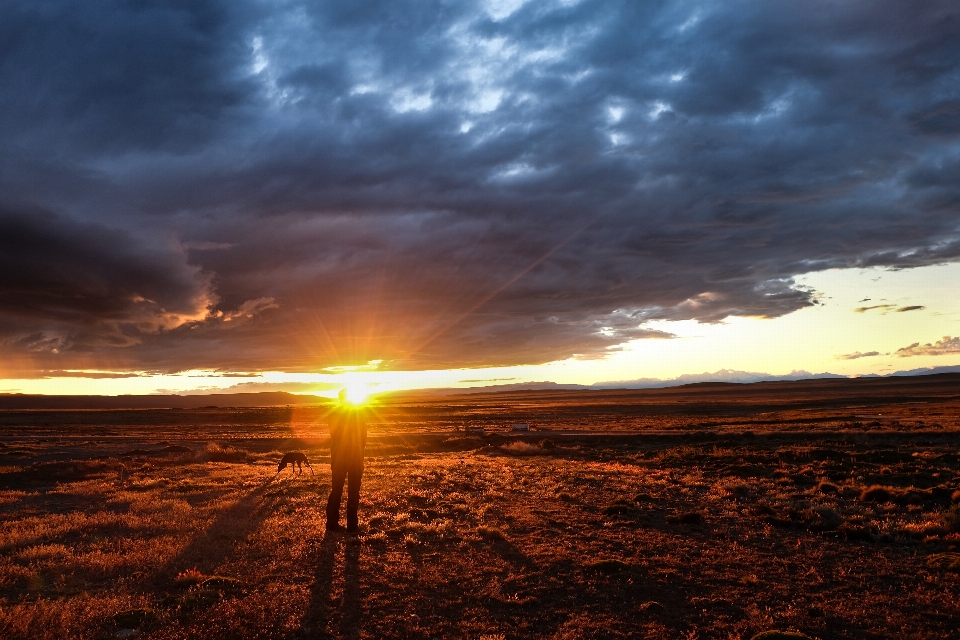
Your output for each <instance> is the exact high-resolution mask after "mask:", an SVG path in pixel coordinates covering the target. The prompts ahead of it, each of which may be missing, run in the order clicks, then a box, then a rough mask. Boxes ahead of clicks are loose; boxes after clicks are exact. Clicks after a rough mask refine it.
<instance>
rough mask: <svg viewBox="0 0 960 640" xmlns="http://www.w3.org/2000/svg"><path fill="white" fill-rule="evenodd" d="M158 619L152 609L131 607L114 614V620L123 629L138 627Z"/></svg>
mask: <svg viewBox="0 0 960 640" xmlns="http://www.w3.org/2000/svg"><path fill="white" fill-rule="evenodd" d="M156 619H157V614H155V613H154V612H153V611H151V610H150V609H130V610H129V611H121V612H120V613H118V614H116V615H115V616H113V621H114V622H115V623H116V624H117V626H118V627H121V628H123V629H137V628H139V627H142V626H143V625H145V624H147V623H150V622H154V621H156Z"/></svg>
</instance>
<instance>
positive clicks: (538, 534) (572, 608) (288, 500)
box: [0, 412, 960, 640]
mask: <svg viewBox="0 0 960 640" xmlns="http://www.w3.org/2000/svg"><path fill="white" fill-rule="evenodd" d="M948 413H949V412H948ZM944 419H945V418H943V417H941V418H940V420H941V422H942V421H943V420H944ZM51 420H53V418H51ZM84 420H86V418H84ZM927 420H929V418H927ZM15 422H17V421H16V420H14V419H13V418H10V419H9V424H10V425H11V426H9V427H8V428H7V429H6V430H5V432H4V433H5V437H4V438H3V440H2V442H0V637H3V638H10V639H17V638H24V639H27V638H29V639H38V638H115V637H120V638H125V637H140V638H150V639H161V638H164V639H166V638H171V639H172V638H205V639H210V638H323V637H347V638H465V639H466V638H469V639H474V640H476V639H480V638H486V639H488V640H492V639H498V638H503V639H509V638H549V639H556V640H560V639H563V640H574V639H588V638H663V639H671V640H672V639H676V638H685V639H695V638H743V639H747V638H751V637H752V636H753V635H755V634H757V633H759V632H762V631H766V630H769V629H774V628H776V629H792V630H795V631H799V632H802V633H804V634H806V635H807V636H809V637H811V638H821V639H830V638H850V639H853V638H857V639H861V638H864V639H873V638H876V639H880V638H904V639H919V638H948V637H956V633H957V628H958V623H960V613H958V612H960V550H958V546H960V506H957V501H958V500H960V493H958V492H957V490H958V489H960V456H958V449H957V444H958V440H960V436H958V433H957V432H956V431H954V430H953V429H952V428H945V427H941V428H937V429H934V430H926V431H924V430H922V429H920V428H919V427H914V428H913V429H911V430H908V431H904V430H900V431H897V430H889V429H888V430H873V431H870V430H867V429H864V430H861V431H859V432H854V431H844V432H823V431H818V432H815V433H802V432H793V433H779V434H777V433H774V434H768V435H761V434H752V433H722V432H711V431H702V430H701V431H694V432H686V433H684V432H678V433H675V434H665V433H659V434H653V435H650V434H647V435H644V434H621V435H590V434H573V435H571V434H565V433H560V432H554V433H547V432H543V433H536V432H534V433H531V434H529V435H523V436H511V435H509V434H505V435H504V434H499V435H486V436H472V435H466V434H463V433H454V432H448V433H439V434H433V435H426V434H419V435H417V434H408V435H388V434H386V433H380V434H379V435H378V434H376V433H375V434H374V435H373V436H372V437H371V441H370V445H369V449H368V454H369V455H368V467H367V472H366V475H365V476H364V480H365V486H364V492H363V499H362V502H361V523H362V526H361V534H360V535H359V536H357V537H349V536H345V535H342V534H337V535H330V536H325V535H324V531H323V515H322V512H323V504H324V502H325V499H326V495H327V492H328V488H329V468H328V466H327V465H326V464H325V462H326V455H327V453H328V450H327V449H326V448H325V446H324V443H323V441H322V439H311V438H306V437H302V436H303V434H300V435H299V436H298V435H297V434H295V433H288V434H287V435H285V436H281V435H279V434H278V433H276V432H275V431H274V430H271V429H269V428H265V429H264V430H263V431H258V429H257V427H255V426H248V427H245V428H244V429H242V430H236V429H231V430H227V431H228V434H227V435H224V433H225V432H224V430H223V429H222V426H223V425H222V424H220V423H219V422H218V421H215V422H217V424H208V425H207V426H206V427H203V428H200V427H196V426H194V427H191V428H190V429H184V430H182V431H178V430H177V429H169V430H163V429H161V428H160V427H159V426H157V427H146V426H142V425H141V426H140V427H138V428H137V429H133V428H131V430H130V433H131V434H132V435H123V434H122V433H117V429H116V428H115V427H109V428H106V427H103V426H90V425H89V424H87V425H86V426H83V427H82V428H81V427H75V428H73V429H71V430H70V431H69V432H70V433H71V434H72V435H73V437H72V438H61V437H58V436H54V435H52V434H53V433H56V429H51V427H49V426H46V427H45V426H43V425H36V424H33V425H28V424H23V423H22V422H23V421H22V420H21V421H20V422H21V423H20V424H19V426H13V423H15ZM33 422H34V423H36V422H37V420H36V419H33ZM81 422H83V421H82V420H81ZM94 422H95V421H94ZM58 428H59V427H58ZM151 430H152V433H151ZM121 431H122V430H121ZM241 431H242V432H243V434H240V432H241ZM171 432H173V433H175V434H177V438H175V439H171V435H170V434H171ZM187 434H190V437H189V438H187V437H186V435H187ZM241 435H243V437H241ZM315 435H316V434H315ZM181 436H182V437H181ZM267 436H269V437H267ZM294 448H298V449H302V450H304V451H306V452H307V453H308V455H309V456H310V458H311V462H312V464H313V467H314V469H315V470H316V475H315V476H311V475H310V473H309V472H306V473H305V474H304V475H302V476H299V477H292V476H290V475H289V470H287V471H285V472H284V473H283V474H282V475H281V476H279V477H277V478H274V472H275V470H276V461H277V460H278V459H279V457H280V456H281V455H282V453H283V452H285V451H288V450H291V449H294Z"/></svg>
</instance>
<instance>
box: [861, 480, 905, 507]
mask: <svg viewBox="0 0 960 640" xmlns="http://www.w3.org/2000/svg"><path fill="white" fill-rule="evenodd" d="M896 497H897V494H896V493H894V491H893V489H892V488H891V487H883V486H881V485H878V484H875V485H873V486H872V487H867V488H866V489H864V490H863V492H861V493H860V500H861V502H881V503H883V502H893V501H894V500H895V499H896Z"/></svg>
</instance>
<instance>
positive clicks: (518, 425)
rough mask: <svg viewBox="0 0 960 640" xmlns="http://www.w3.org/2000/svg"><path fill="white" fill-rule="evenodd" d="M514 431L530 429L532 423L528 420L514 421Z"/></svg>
mask: <svg viewBox="0 0 960 640" xmlns="http://www.w3.org/2000/svg"><path fill="white" fill-rule="evenodd" d="M511 430H512V431H530V425H529V424H527V423H526V422H514V423H513V427H512V429H511Z"/></svg>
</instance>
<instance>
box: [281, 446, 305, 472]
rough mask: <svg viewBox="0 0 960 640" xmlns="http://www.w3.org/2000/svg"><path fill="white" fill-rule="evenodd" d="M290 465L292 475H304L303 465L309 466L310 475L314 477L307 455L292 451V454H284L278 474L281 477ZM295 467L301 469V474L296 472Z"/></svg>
mask: <svg viewBox="0 0 960 640" xmlns="http://www.w3.org/2000/svg"><path fill="white" fill-rule="evenodd" d="M288 464H289V465H290V473H294V474H295V475H300V473H303V465H307V467H309V468H310V475H313V467H311V466H310V462H309V461H308V460H307V455H306V454H305V453H300V452H299V451H291V452H290V453H285V454H283V457H282V458H280V464H278V465H277V474H278V475H279V474H280V472H281V471H283V468H284V467H286V466H287V465H288ZM295 467H299V468H300V473H296V472H295V471H294V468H295Z"/></svg>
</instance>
